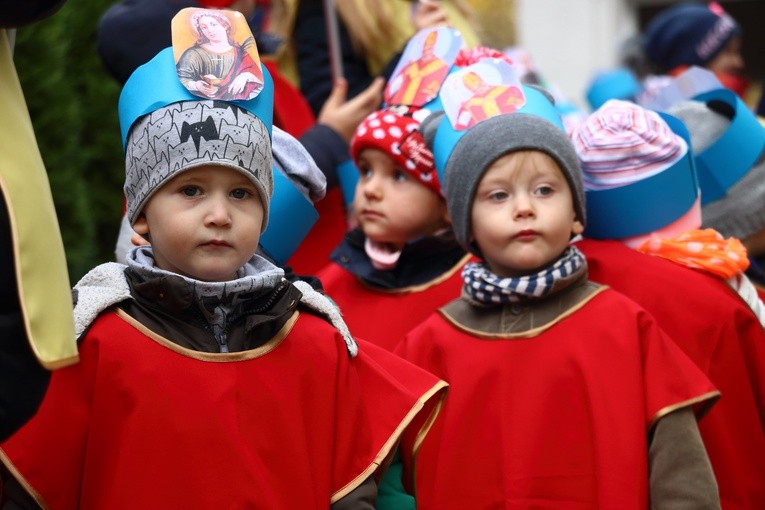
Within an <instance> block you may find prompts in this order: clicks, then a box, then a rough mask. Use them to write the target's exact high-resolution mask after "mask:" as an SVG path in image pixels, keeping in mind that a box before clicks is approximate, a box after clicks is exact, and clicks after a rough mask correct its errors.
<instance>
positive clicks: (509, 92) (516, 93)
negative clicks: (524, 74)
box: [441, 59, 526, 131]
mask: <svg viewBox="0 0 765 510" xmlns="http://www.w3.org/2000/svg"><path fill="white" fill-rule="evenodd" d="M441 100H442V101H443V104H444V110H445V111H446V115H447V117H448V118H449V122H451V124H452V126H453V127H454V129H456V130H457V131H462V130H465V129H469V128H470V127H472V126H474V125H476V124H478V123H479V122H481V121H482V120H485V119H488V118H490V117H495V116H497V115H502V114H504V113H513V112H516V111H518V110H519V109H520V108H522V107H523V105H524V104H526V98H525V96H524V94H523V89H522V86H521V82H520V80H519V79H518V77H517V75H516V73H515V71H514V70H513V68H512V66H511V65H510V64H508V63H507V62H505V61H503V60H499V59H486V60H482V61H480V62H476V63H475V64H472V65H470V66H468V67H465V68H464V69H460V70H459V71H457V72H455V73H452V74H451V75H449V77H448V78H447V79H446V80H445V81H444V84H443V87H442V90H441Z"/></svg>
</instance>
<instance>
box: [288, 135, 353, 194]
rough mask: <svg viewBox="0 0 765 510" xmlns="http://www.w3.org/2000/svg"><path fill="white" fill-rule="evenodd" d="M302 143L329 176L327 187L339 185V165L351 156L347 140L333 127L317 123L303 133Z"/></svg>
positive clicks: (325, 174)
mask: <svg viewBox="0 0 765 510" xmlns="http://www.w3.org/2000/svg"><path fill="white" fill-rule="evenodd" d="M300 143H302V144H303V146H304V147H305V148H306V150H307V151H308V154H310V155H311V157H312V158H313V160H314V161H315V162H316V166H318V167H319V170H321V172H322V173H323V174H324V177H326V178H327V189H331V188H333V187H335V186H337V184H338V177H337V167H338V166H340V165H341V164H342V163H345V162H346V161H347V160H348V159H350V157H351V155H350V149H349V147H348V144H347V143H345V140H343V138H342V137H341V136H340V135H339V134H337V132H336V131H335V130H334V129H332V128H331V127H329V126H325V125H324V124H315V125H313V126H312V127H310V128H309V129H308V130H307V131H306V132H305V133H303V135H302V136H301V137H300Z"/></svg>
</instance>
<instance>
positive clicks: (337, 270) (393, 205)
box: [317, 33, 504, 350]
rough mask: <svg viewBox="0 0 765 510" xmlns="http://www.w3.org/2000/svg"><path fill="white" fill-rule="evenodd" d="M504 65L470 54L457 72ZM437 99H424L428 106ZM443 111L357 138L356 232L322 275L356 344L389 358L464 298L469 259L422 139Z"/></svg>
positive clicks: (384, 116)
mask: <svg viewBox="0 0 765 510" xmlns="http://www.w3.org/2000/svg"><path fill="white" fill-rule="evenodd" d="M421 34H424V33H421ZM428 37H429V36H428ZM499 57H503V56H502V55H501V54H500V53H499V52H496V51H495V50H491V49H489V48H485V47H476V48H472V49H469V50H465V49H463V50H461V51H459V52H458V53H457V55H456V57H455V60H454V66H453V68H452V69H453V70H454V69H460V68H463V67H467V66H469V65H471V64H473V63H475V62H478V61H480V60H482V59H488V58H499ZM503 58H504V57H503ZM420 92H423V91H420ZM435 96H436V93H435V92H433V91H432V90H431V94H428V93H423V94H422V97H423V98H430V99H428V101H431V99H432V98H434V97H435ZM435 102H437V100H433V103H430V102H429V103H427V104H426V105H425V106H424V107H423V108H418V107H416V106H406V105H391V106H389V107H387V108H385V109H382V110H380V111H377V112H375V113H373V114H371V115H370V116H368V117H367V118H366V119H365V120H364V122H362V123H361V125H360V126H359V128H358V129H357V130H356V134H355V136H354V138H353V139H352V141H351V156H352V157H353V160H354V163H355V164H356V166H357V167H358V169H359V173H360V178H359V180H358V182H357V184H356V189H355V195H354V199H353V207H352V211H353V214H354V218H355V220H356V222H357V225H358V226H357V228H355V229H353V230H351V231H350V232H349V233H348V234H347V235H346V236H345V239H344V240H343V242H342V243H341V244H340V245H339V246H338V247H337V248H336V249H335V251H334V252H333V253H332V255H331V259H332V262H333V263H332V264H330V265H328V266H327V267H325V268H324V269H323V270H322V271H320V272H319V273H318V274H317V276H318V277H319V279H320V280H321V282H322V285H323V286H324V289H325V291H326V292H327V295H329V296H330V297H331V298H332V299H333V300H334V301H335V302H337V303H338V305H339V306H340V309H341V310H342V311H343V317H344V318H345V320H346V321H347V322H348V325H349V327H350V328H351V330H352V331H353V332H354V334H355V335H357V336H358V337H360V338H363V339H365V340H368V341H370V342H373V343H376V344H378V345H380V346H382V347H385V348H387V349H391V350H392V349H394V348H395V345H396V344H397V343H398V342H399V341H400V340H401V339H402V338H403V337H404V335H405V334H406V333H407V332H408V331H409V330H411V329H412V328H413V327H414V326H416V325H417V324H419V323H420V322H422V320H424V319H425V318H426V317H428V316H429V315H430V314H431V313H433V312H434V311H435V310H436V309H437V308H438V307H439V306H441V305H443V304H446V303H447V302H448V301H450V300H451V299H452V297H453V296H454V295H455V294H456V293H458V292H459V289H460V287H461V286H462V277H461V276H460V269H461V268H462V266H464V264H465V263H466V262H467V261H468V260H469V259H470V257H471V256H470V254H468V253H466V252H465V250H464V249H463V248H462V247H461V246H460V245H459V243H457V241H456V240H455V238H454V235H453V233H452V232H451V226H450V222H449V218H448V215H447V210H446V203H445V202H444V197H443V191H442V189H441V182H440V180H439V177H438V174H437V172H436V168H435V163H434V161H433V154H432V152H431V150H430V149H429V148H428V147H427V145H426V144H425V140H424V139H423V138H422V135H421V134H420V132H419V131H418V128H419V126H420V122H421V120H422V119H423V118H427V116H428V115H429V114H430V111H431V110H430V108H431V107H432V104H434V103H435Z"/></svg>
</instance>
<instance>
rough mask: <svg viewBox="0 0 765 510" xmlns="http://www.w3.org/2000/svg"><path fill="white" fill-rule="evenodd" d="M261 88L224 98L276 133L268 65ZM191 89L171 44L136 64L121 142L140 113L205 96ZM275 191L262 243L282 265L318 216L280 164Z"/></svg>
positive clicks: (123, 101) (125, 99)
mask: <svg viewBox="0 0 765 510" xmlns="http://www.w3.org/2000/svg"><path fill="white" fill-rule="evenodd" d="M262 70H263V83H264V84H263V90H261V92H260V94H258V95H257V96H256V97H254V98H252V99H248V100H239V101H225V102H226V103H230V104H234V105H236V106H239V107H240V108H242V109H244V110H246V111H248V112H250V113H251V114H253V115H254V116H256V117H257V118H259V119H260V120H261V121H262V122H263V123H264V124H265V125H266V128H267V129H268V134H269V136H270V135H271V134H272V126H273V105H274V82H273V79H272V78H271V74H270V73H269V72H268V69H266V67H265V66H262ZM202 100H203V98H200V97H199V96H195V95H194V94H192V93H191V92H189V91H188V90H187V89H186V88H185V87H184V86H183V84H182V83H181V81H180V80H179V79H178V74H177V73H176V69H175V59H174V57H173V49H172V48H171V47H169V48H165V49H164V50H162V51H160V52H159V53H158V54H157V55H156V56H155V57H154V58H153V59H151V60H150V61H149V62H147V63H146V64H144V65H142V66H140V67H139V68H137V69H136V70H135V71H134V72H133V74H132V75H131V76H130V78H128V80H127V82H125V86H124V88H123V89H122V93H121V94H120V98H119V118H120V131H121V133H122V146H123V148H124V147H125V145H126V144H127V137H128V133H130V128H131V127H132V126H133V124H134V123H135V121H136V120H138V118H140V117H142V116H144V115H147V114H149V113H151V112H153V111H155V110H158V109H159V108H162V107H165V106H167V105H170V104H173V103H177V102H179V101H202ZM273 174H274V192H273V195H272V197H271V202H270V204H269V205H270V210H271V212H270V214H269V221H268V227H267V228H266V231H265V232H263V234H262V235H261V236H260V246H261V248H262V249H263V251H265V253H266V254H267V255H268V256H269V257H271V258H272V259H273V260H274V261H275V262H276V263H277V264H279V265H283V264H284V263H285V262H287V260H288V259H289V258H290V257H291V256H292V254H293V253H294V252H295V250H296V249H297V248H298V246H299V245H300V243H301V242H302V241H303V239H304V238H305V236H306V235H307V234H308V232H309V231H310V230H311V228H312V227H313V225H314V224H315V223H316V221H317V220H318V218H319V213H318V212H317V211H316V209H315V208H314V206H313V204H312V203H311V201H310V200H308V199H307V198H306V197H305V196H303V194H302V193H301V192H300V191H299V190H298V189H297V188H296V187H295V185H294V184H293V183H292V181H291V180H290V179H289V177H287V176H286V175H285V174H284V173H283V172H282V171H281V170H278V169H273Z"/></svg>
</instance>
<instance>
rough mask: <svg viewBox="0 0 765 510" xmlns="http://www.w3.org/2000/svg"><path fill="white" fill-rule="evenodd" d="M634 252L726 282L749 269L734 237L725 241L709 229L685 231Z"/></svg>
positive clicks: (739, 244) (738, 242)
mask: <svg viewBox="0 0 765 510" xmlns="http://www.w3.org/2000/svg"><path fill="white" fill-rule="evenodd" d="M637 250H638V251H639V252H641V253H645V254H647V255H656V256H658V257H662V258H665V259H667V260H671V261H673V262H676V263H678V264H680V265H683V266H686V267H690V268H691V269H700V270H702V271H704V272H706V273H710V274H713V275H715V276H718V277H720V278H723V279H725V280H727V279H729V278H732V277H734V276H736V275H737V274H741V273H743V272H744V271H746V268H748V267H749V259H748V258H747V255H746V248H744V245H743V244H741V241H739V240H738V239H736V238H733V237H731V238H729V239H725V238H723V236H722V235H721V234H720V233H719V232H717V231H716V230H713V229H711V228H707V229H703V230H702V229H694V230H688V231H687V232H683V233H682V234H680V235H677V236H675V237H673V238H671V239H662V238H660V237H654V238H652V239H649V240H647V241H646V242H644V243H643V244H642V245H640V246H639V247H638V249H637Z"/></svg>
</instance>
